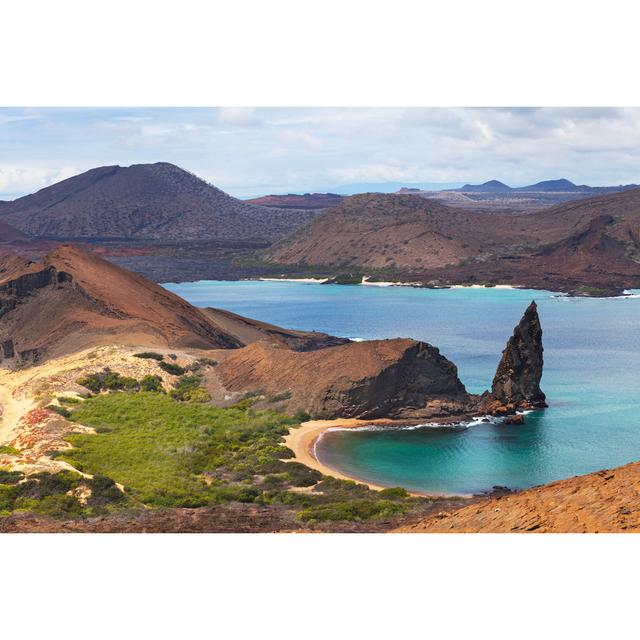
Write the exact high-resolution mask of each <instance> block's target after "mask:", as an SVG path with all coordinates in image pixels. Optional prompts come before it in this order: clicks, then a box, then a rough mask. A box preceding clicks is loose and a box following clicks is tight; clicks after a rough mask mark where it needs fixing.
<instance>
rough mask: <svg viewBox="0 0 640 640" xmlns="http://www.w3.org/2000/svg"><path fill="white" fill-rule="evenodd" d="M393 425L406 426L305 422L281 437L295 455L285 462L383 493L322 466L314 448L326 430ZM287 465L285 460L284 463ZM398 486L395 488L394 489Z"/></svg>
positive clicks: (423, 494)
mask: <svg viewBox="0 0 640 640" xmlns="http://www.w3.org/2000/svg"><path fill="white" fill-rule="evenodd" d="M394 424H402V425H406V424H407V421H406V420H403V421H396V420H389V419H385V418H378V419H374V420H360V419H358V418H336V419H335V420H307V421H306V422H303V423H301V424H300V426H298V427H292V428H291V429H289V433H288V434H287V435H286V436H285V437H284V446H285V447H288V448H289V449H291V450H292V451H293V453H294V457H293V458H288V459H287V460H291V461H295V462H300V463H301V464H303V465H305V466H306V467H309V468H311V469H315V470H316V471H319V472H320V473H322V474H323V475H325V476H331V477H332V478H337V479H338V480H352V481H354V482H357V483H359V484H364V485H365V486H367V487H369V489H372V490H374V491H382V490H383V489H389V488H390V487H385V486H382V485H379V484H374V483H371V482H368V481H367V480H363V479H362V478H358V477H357V476H350V475H346V474H344V473H342V472H340V471H338V470H337V469H334V468H333V467H330V466H328V465H326V464H324V463H323V462H321V461H320V460H319V459H318V458H317V456H316V453H315V445H316V443H317V442H318V440H319V439H320V438H321V436H322V435H323V434H324V433H325V432H326V431H328V430H329V429H334V428H336V427H339V428H340V429H357V428H359V427H367V426H371V425H380V426H392V425H394ZM285 461H286V460H285ZM395 486H398V485H395ZM407 492H408V493H409V495H411V496H413V497H418V498H472V497H473V496H472V495H470V494H461V493H438V492H420V491H410V490H408V489H407Z"/></svg>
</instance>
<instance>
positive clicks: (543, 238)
mask: <svg viewBox="0 0 640 640" xmlns="http://www.w3.org/2000/svg"><path fill="white" fill-rule="evenodd" d="M639 225H640V189H635V190H629V191H624V192H620V193H613V194H607V195H602V196H597V197H594V198H587V199H581V200H575V201H571V202H568V203H565V204H560V205H557V206H554V207H551V208H547V209H543V210H540V211H537V212H534V213H514V212H511V213H504V212H503V213H493V214H491V215H490V216H488V215H487V214H485V213H482V212H477V211H470V210H465V209H460V208H454V207H451V206H447V205H444V204H442V203H440V202H438V201H436V200H427V199H424V198H420V197H419V196H415V195H376V194H371V195H362V196H354V197H352V198H349V199H348V200H345V201H344V202H342V203H341V204H340V205H338V206H337V207H334V208H333V209H330V210H328V211H326V212H325V213H323V214H322V215H320V216H319V217H318V218H316V219H315V220H314V221H312V222H311V223H310V224H309V226H308V227H303V228H301V229H299V230H298V231H296V232H295V233H294V234H293V235H292V236H291V237H289V238H286V239H284V240H281V241H279V242H278V243H276V244H275V245H274V246H273V247H272V248H271V249H270V250H269V253H268V256H269V258H270V259H271V260H272V261H273V262H277V263H284V264H287V265H292V264H301V265H306V266H311V265H317V266H316V268H317V269H321V268H322V266H324V267H325V268H326V266H327V265H328V266H330V267H331V268H332V269H333V270H334V271H342V272H345V271H349V272H354V271H355V272H357V271H358V270H360V272H361V273H363V272H365V273H366V272H370V273H374V274H375V272H376V270H377V271H378V272H382V273H384V278H383V279H387V280H389V279H395V280H398V281H403V282H416V283H422V284H425V285H446V284H466V283H474V282H487V283H491V284H513V285H520V286H528V287H533V288H542V289H552V290H560V291H568V292H577V293H580V291H581V290H585V291H586V290H589V289H590V290H592V291H593V292H596V291H597V290H598V289H600V290H602V291H604V292H609V293H610V292H620V291H621V290H622V289H625V288H634V287H638V286H640V262H639V261H638V260H639V259H640V258H639V256H640V253H639V248H640V244H639V240H638V238H639V236H638V233H639V232H638V229H639V228H640V227H639Z"/></svg>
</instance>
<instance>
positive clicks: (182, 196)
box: [0, 162, 640, 295]
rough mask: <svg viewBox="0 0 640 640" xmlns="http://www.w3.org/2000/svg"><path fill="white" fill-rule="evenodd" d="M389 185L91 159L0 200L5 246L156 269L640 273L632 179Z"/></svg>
mask: <svg viewBox="0 0 640 640" xmlns="http://www.w3.org/2000/svg"><path fill="white" fill-rule="evenodd" d="M398 188H399V189H400V191H401V193H395V194H394V193H391V194H388V193H387V194H383V193H367V194H361V195H352V196H348V197H347V196H344V195H341V194H336V193H315V194H287V195H270V196H264V197H262V198H255V199H253V200H251V201H242V200H238V199H237V198H233V197H232V196H229V195H228V194H226V193H224V192H223V191H221V190H220V189H217V188H216V187H214V186H213V185H210V184H209V183H207V182H205V181H203V180H201V179H199V178H197V177H196V176H195V175H193V174H192V173H189V172H188V171H185V170H183V169H181V168H179V167H176V166H175V165H172V164H170V163H167V162H159V163H155V164H146V165H145V164H141V165H132V166H130V167H119V166H108V167H98V168H96V169H92V170H90V171H87V172H85V173H83V174H80V175H78V176H74V177H72V178H68V179H67V180H63V181H62V182H59V183H57V184H54V185H52V186H49V187H45V188H44V189H41V190H40V191H38V192H37V193H34V194H32V195H28V196H24V197H22V198H18V199H17V200H14V201H11V202H2V203H0V250H1V251H2V253H5V254H6V253H13V254H18V255H23V256H26V257H29V258H37V257H39V256H42V255H44V254H45V253H46V252H47V251H50V250H52V249H53V248H55V246H56V245H57V244H59V243H61V242H67V241H73V242H77V243H80V244H81V246H83V247H85V248H86V249H91V250H92V251H94V252H97V253H99V254H100V255H102V256H104V257H106V258H107V259H109V260H112V261H114V262H116V263H117V264H120V265H121V266H124V267H126V268H128V269H131V270H134V271H137V272H140V273H142V274H144V275H146V276H148V277H150V278H152V279H154V280H156V281H157V282H167V281H174V282H177V281H187V280H200V279H237V278H251V277H260V276H262V277H269V276H271V277H273V276H289V277H308V276H310V275H311V276H321V277H329V278H335V277H336V276H338V277H341V276H342V275H343V274H345V273H346V274H349V273H351V274H352V275H354V277H355V278H356V279H358V280H361V279H362V277H365V276H366V277H367V278H369V279H370V280H372V281H374V280H375V279H380V280H385V281H398V282H409V283H414V284H415V285H420V286H449V285H458V284H488V285H514V286H525V287H530V288H538V289H550V290H555V291H561V292H566V293H571V294H575V295H619V294H620V293H622V292H623V291H624V290H625V289H630V288H637V287H640V268H639V265H640V254H639V253H638V251H639V247H640V240H639V236H638V220H639V219H640V188H638V187H637V185H621V186H609V187H590V186H587V185H576V184H574V183H573V182H571V181H569V180H567V179H565V178H561V179H554V180H545V181H541V182H538V183H536V184H532V185H529V186H524V187H517V188H513V187H510V186H508V185H507V184H505V183H503V182H501V181H499V180H490V181H488V182H485V183H483V184H479V185H471V184H466V185H463V186H461V187H455V188H452V189H447V188H443V189H441V190H423V189H421V188H419V187H411V186H409V187H407V188H404V189H402V188H401V187H398ZM350 280H353V278H351V279H350Z"/></svg>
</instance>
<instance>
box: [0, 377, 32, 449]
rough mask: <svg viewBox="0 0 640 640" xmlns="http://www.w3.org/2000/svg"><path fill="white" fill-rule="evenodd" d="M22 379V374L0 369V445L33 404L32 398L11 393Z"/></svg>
mask: <svg viewBox="0 0 640 640" xmlns="http://www.w3.org/2000/svg"><path fill="white" fill-rule="evenodd" d="M24 379H25V376H24V375H22V376H20V375H19V374H18V375H16V373H15V372H9V371H6V370H5V371H0V406H1V407H2V418H1V419H0V445H2V444H4V443H5V442H7V441H8V440H10V439H11V436H12V434H13V431H14V429H15V427H16V426H17V424H18V422H20V419H21V418H22V416H23V415H25V414H26V413H27V412H28V411H30V410H31V409H33V407H34V406H35V400H34V399H33V398H16V397H14V395H13V393H14V391H15V390H16V389H17V388H18V387H19V386H20V385H21V384H22V382H23V381H24Z"/></svg>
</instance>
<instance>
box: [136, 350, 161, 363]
mask: <svg viewBox="0 0 640 640" xmlns="http://www.w3.org/2000/svg"><path fill="white" fill-rule="evenodd" d="M133 357H134V358H144V359H146V360H157V361H158V362H160V361H162V360H164V356H163V355H162V354H161V353H156V352H155V351H143V352H142V353H134V354H133Z"/></svg>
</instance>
